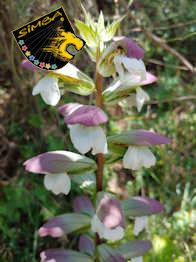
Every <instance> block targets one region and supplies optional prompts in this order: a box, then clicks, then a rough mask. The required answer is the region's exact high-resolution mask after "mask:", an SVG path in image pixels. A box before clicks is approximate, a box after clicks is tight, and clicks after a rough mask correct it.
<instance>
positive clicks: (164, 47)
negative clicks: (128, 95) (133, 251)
mask: <svg viewBox="0 0 196 262" xmlns="http://www.w3.org/2000/svg"><path fill="white" fill-rule="evenodd" d="M131 2H132V1H128V0H127V1H126V0H123V1H122V0H115V1H114V0H105V1H103V0H98V1H94V0H86V1H79V0H77V1H72V0H67V1H66V0H64V1H63V0H62V1H53V0H31V1H30V0H16V1H13V0H2V1H1V2H0V20H1V23H0V35H1V38H0V120H1V121H0V262H26V261H32V262H35V261H39V253H40V252H41V251H42V250H44V249H47V248H52V247H53V248H54V247H62V246H65V247H67V248H70V247H74V246H75V245H76V242H77V239H78V236H77V235H76V236H75V235H74V236H73V235H70V236H69V241H68V240H67V239H63V240H62V239H55V241H54V240H53V239H51V238H44V239H41V238H39V237H38V235H37V230H38V228H39V227H40V226H41V225H42V224H43V223H44V221H46V220H47V219H49V218H51V217H53V216H55V215H57V214H61V213H62V212H65V211H66V212H67V211H70V210H71V209H72V206H71V201H72V200H73V199H74V197H75V196H76V195H77V194H79V193H82V191H81V189H80V188H78V187H77V186H76V185H74V184H72V191H71V193H70V194H69V195H68V196H66V197H65V196H58V197H54V196H53V195H52V194H51V193H50V192H48V191H47V190H46V189H45V188H44V186H43V177H42V176H38V175H35V174H30V173H27V172H25V171H24V168H23V165H22V164H23V162H24V161H25V160H26V159H28V158H30V157H32V156H35V155H37V154H40V153H43V152H46V151H51V150H60V149H61V150H65V149H66V150H72V151H75V149H74V148H73V147H72V145H71V143H70V140H69V133H68V130H67V129H66V126H65V125H64V121H63V119H62V118H60V116H59V114H58V111H57V109H58V107H56V108H51V107H50V106H47V105H46V104H44V102H43V101H42V100H41V98H40V97H38V96H37V97H33V96H32V95H31V92H32V87H33V86H34V85H35V83H36V82H37V81H38V80H39V78H40V73H37V72H33V73H32V72H31V71H28V70H25V69H23V68H22V67H21V66H20V63H21V60H22V59H23V57H22V54H21V53H20V51H19V49H18V48H17V46H16V44H15V42H14V41H15V40H14V38H13V37H12V35H11V31H12V30H14V29H16V28H18V27H20V26H22V25H24V24H25V23H27V22H30V21H32V20H33V19H35V18H37V17H39V16H42V15H44V14H46V13H48V12H50V11H53V10H54V9H55V8H58V7H60V6H61V5H63V6H64V8H65V10H66V12H67V14H68V16H69V19H70V21H71V22H72V24H73V26H74V19H75V18H77V19H80V20H84V18H83V14H82V12H81V3H82V4H83V5H84V7H85V8H86V9H87V11H88V12H90V13H91V15H92V16H93V17H95V19H96V18H97V17H98V14H99V10H100V9H102V11H103V14H104V17H105V20H106V21H107V22H111V21H113V20H114V19H118V18H119V17H120V16H122V15H124V14H126V15H127V17H126V18H125V19H124V20H123V21H122V23H121V25H120V27H119V29H118V32H117V35H118V36H121V35H124V36H127V37H131V38H133V39H134V40H135V41H137V43H139V44H140V45H141V46H142V47H143V48H144V49H145V50H146V55H145V59H144V60H145V64H146V66H147V69H148V71H150V72H151V73H153V74H155V75H156V76H157V77H158V79H159V81H158V82H157V83H154V84H153V85H150V86H147V87H145V91H147V92H148V93H149V95H150V97H151V100H150V101H149V103H148V104H147V106H144V107H143V109H142V112H141V113H140V114H138V113H137V112H136V110H135V109H132V110H130V108H129V107H128V105H127V104H126V103H120V104H119V105H117V106H115V107H109V106H107V107H106V111H107V112H108V113H109V114H110V115H111V121H110V123H109V124H108V134H109V135H111V134H115V133H118V132H120V131H121V130H125V129H130V128H140V129H141V128H143V129H149V130H150V129H152V130H154V131H156V132H158V133H160V134H163V135H166V136H168V137H169V138H170V139H171V140H172V143H171V144H170V145H168V146H161V147H157V148H155V149H153V151H154V153H155V155H156V157H157V164H156V166H155V167H153V168H150V169H143V170H141V171H138V172H131V171H130V170H126V169H123V168H122V164H121V163H118V164H115V165H114V166H107V167H105V170H104V179H105V183H106V186H105V187H106V188H107V189H109V190H111V191H113V192H115V193H117V194H120V197H121V198H122V199H123V198H124V197H127V196H135V195H140V194H145V195H147V196H149V197H152V198H156V199H158V200H160V202H161V203H163V204H164V206H165V212H164V213H162V214H160V215H157V216H154V217H152V218H151V219H150V225H149V229H148V231H147V232H143V233H142V234H141V236H140V237H141V238H143V239H151V240H152V242H153V250H152V251H150V252H149V253H148V254H147V255H145V256H144V262H155V261H156V262H185V261H190V262H192V261H196V233H195V232H196V230H195V228H196V227H195V226H196V224H195V223H196V211H195V207H196V189H195V188H196V187H195V185H196V179H195V175H196V165H195V163H196V160H195V157H196V152H195V151H196V133H195V132H196V108H195V101H196V91H195V90H196V88H195V86H196V73H195V69H194V67H195V63H196V48H195V47H196V1H195V0H172V1H171V0H156V1H155V0H154V1H152V0H135V1H133V3H132V4H131ZM74 28H75V29H76V27H75V26H74ZM73 62H74V64H75V65H77V67H79V68H80V69H81V70H83V71H84V72H85V73H87V74H89V75H90V76H91V77H94V70H95V65H94V64H93V63H92V62H91V61H90V59H89V57H88V55H87V53H86V52H85V51H82V52H80V53H79V54H77V55H76V57H75V59H74V61H73ZM43 74H44V73H43ZM109 81H110V80H109V79H106V80H105V86H107V84H108V83H109ZM89 99H92V97H90V98H89V97H79V96H77V95H74V94H71V93H65V94H64V96H63V97H62V98H61V102H60V104H59V106H60V105H62V104H64V103H68V102H71V101H77V102H80V103H89ZM75 152H76V151H75ZM130 222H131V223H130V225H129V226H128V228H127V234H126V237H127V239H133V238H134V236H133V233H132V228H133V223H132V222H133V221H130Z"/></svg>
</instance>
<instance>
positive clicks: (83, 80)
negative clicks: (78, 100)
mask: <svg viewBox="0 0 196 262" xmlns="http://www.w3.org/2000/svg"><path fill="white" fill-rule="evenodd" d="M48 76H51V77H55V78H59V79H60V81H59V85H60V86H61V87H62V88H63V89H64V90H67V91H70V92H73V93H76V94H79V95H83V96H87V95H90V94H91V93H92V92H94V91H95V84H94V82H93V80H92V79H91V78H90V77H89V76H87V75H86V74H85V73H83V72H82V71H81V70H79V69H78V68H77V67H76V66H74V65H72V64H71V63H68V64H67V65H66V66H64V67H62V68H61V69H58V70H55V71H53V72H51V73H49V74H48Z"/></svg>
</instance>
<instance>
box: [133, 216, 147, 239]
mask: <svg viewBox="0 0 196 262" xmlns="http://www.w3.org/2000/svg"><path fill="white" fill-rule="evenodd" d="M147 226H148V217H147V216H143V217H137V218H136V220H135V224H134V229H133V231H134V235H135V236H138V235H139V233H140V232H141V231H142V230H143V229H144V228H147Z"/></svg>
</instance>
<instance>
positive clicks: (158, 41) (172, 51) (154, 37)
mask: <svg viewBox="0 0 196 262" xmlns="http://www.w3.org/2000/svg"><path fill="white" fill-rule="evenodd" d="M128 16H129V17H130V18H131V19H132V20H133V21H134V22H135V24H136V25H137V26H138V27H140V28H141V30H142V31H143V32H144V34H145V35H146V36H147V37H148V38H149V39H150V40H152V41H153V42H154V43H155V44H157V45H159V46H160V47H162V48H163V49H165V50H166V51H168V52H169V53H170V54H172V55H173V56H174V57H176V58H177V59H178V60H180V61H181V62H182V63H183V64H184V65H185V66H186V67H187V68H188V70H190V71H191V72H193V71H195V69H194V67H193V65H192V64H191V63H190V62H189V61H188V60H187V59H186V58H185V57H184V56H183V55H181V54H180V53H179V52H177V51H176V50H175V49H173V48H172V47H170V46H169V45H168V44H167V43H166V42H165V40H163V39H162V38H160V37H158V36H157V35H155V34H153V33H152V32H150V31H149V30H148V29H147V28H146V27H144V26H143V25H141V23H140V21H139V20H138V19H137V18H136V17H135V16H134V14H133V13H132V12H129V13H128Z"/></svg>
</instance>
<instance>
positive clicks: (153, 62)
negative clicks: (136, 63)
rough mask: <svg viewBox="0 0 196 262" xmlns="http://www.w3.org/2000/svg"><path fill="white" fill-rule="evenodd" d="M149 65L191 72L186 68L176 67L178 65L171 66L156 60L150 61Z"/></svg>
mask: <svg viewBox="0 0 196 262" xmlns="http://www.w3.org/2000/svg"><path fill="white" fill-rule="evenodd" d="M148 63H152V64H155V65H160V66H165V67H171V68H176V69H179V70H184V71H189V69H188V68H187V67H185V66H176V65H171V64H165V63H163V62H162V61H160V60H157V59H154V58H152V59H149V60H148Z"/></svg>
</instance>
